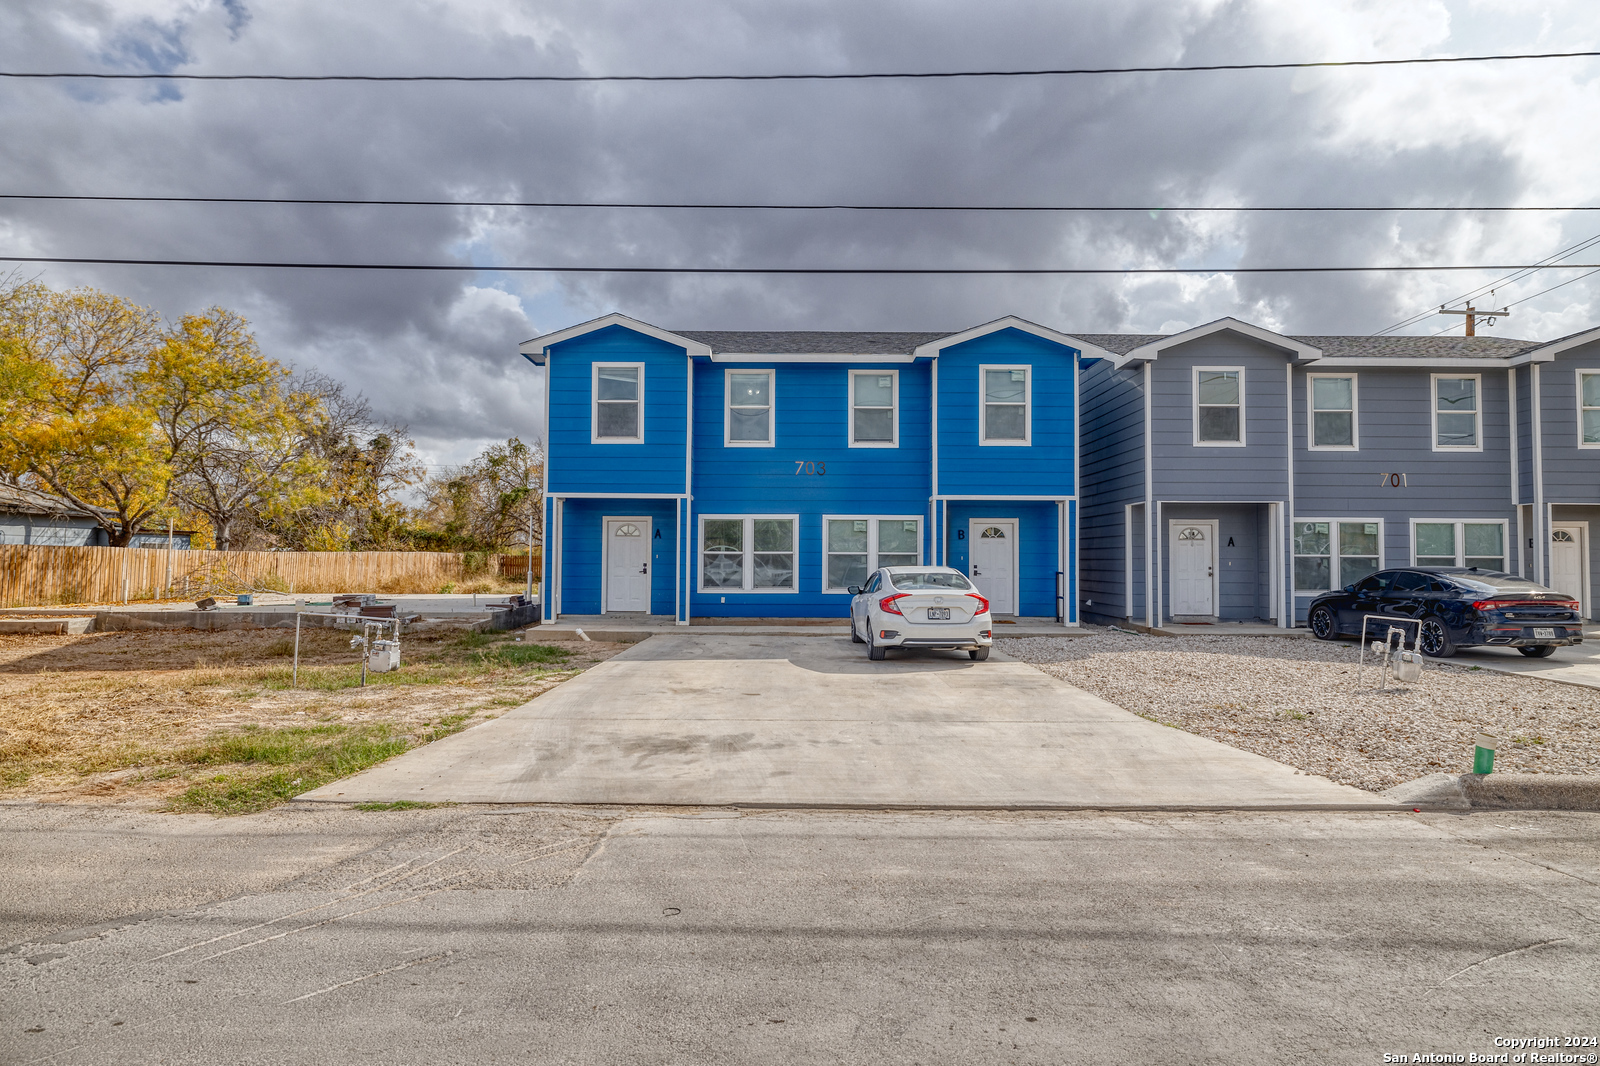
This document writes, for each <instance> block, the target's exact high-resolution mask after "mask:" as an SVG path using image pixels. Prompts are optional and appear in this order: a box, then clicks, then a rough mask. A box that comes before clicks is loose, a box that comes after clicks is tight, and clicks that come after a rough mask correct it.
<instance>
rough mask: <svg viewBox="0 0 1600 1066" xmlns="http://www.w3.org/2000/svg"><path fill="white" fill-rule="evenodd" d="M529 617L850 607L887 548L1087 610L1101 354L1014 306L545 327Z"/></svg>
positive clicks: (1008, 601) (540, 348) (1025, 609)
mask: <svg viewBox="0 0 1600 1066" xmlns="http://www.w3.org/2000/svg"><path fill="white" fill-rule="evenodd" d="M521 352H522V354H523V355H524V356H526V357H527V358H528V359H529V360H530V361H531V362H533V363H534V364H535V365H538V366H542V367H543V368H544V370H545V375H546V376H545V382H546V389H545V402H546V411H545V425H546V427H547V430H546V432H547V443H546V449H547V466H546V496H545V501H544V506H545V529H546V535H545V552H544V572H543V586H542V591H543V595H542V597H541V600H542V605H543V606H542V611H543V620H544V621H545V622H547V623H549V622H554V621H555V620H556V619H557V618H559V617H561V616H563V615H565V616H582V615H622V616H627V615H635V616H637V615H641V614H649V615H660V616H672V617H673V618H674V619H675V620H676V622H677V623H678V624H681V625H687V624H689V622H690V621H691V619H695V618H808V617H809V618H842V617H844V616H846V615H847V614H848V611H849V598H850V597H849V593H848V591H847V589H848V587H849V586H850V585H853V584H858V583H860V582H861V581H862V579H864V578H865V577H866V576H867V575H868V574H869V573H871V572H872V570H874V569H875V568H877V567H879V566H893V565H919V564H942V565H949V566H954V567H957V568H958V569H961V570H963V571H964V572H966V573H968V574H969V575H971V577H972V579H973V581H974V583H975V584H977V585H978V587H979V588H980V589H982V590H983V592H984V594H985V595H986V596H988V597H989V599H990V601H991V603H992V604H993V610H994V612H995V613H996V614H997V615H1000V616H1002V617H1004V616H1013V617H1015V616H1024V617H1030V618H1053V619H1056V620H1057V621H1060V622H1062V623H1063V624H1065V625H1076V624H1077V623H1078V599H1079V596H1078V589H1077V561H1078V560H1077V556H1078V536H1077V524H1078V507H1079V496H1080V489H1079V483H1078V437H1079V411H1078V395H1079V389H1078V380H1079V375H1080V372H1081V368H1082V366H1084V365H1087V364H1088V363H1089V362H1092V361H1094V360H1099V359H1105V358H1107V357H1109V354H1110V353H1108V352H1106V351H1104V350H1102V349H1100V348H1098V347H1096V346H1094V345H1092V344H1088V343H1086V342H1083V341H1080V340H1076V339H1074V338H1072V337H1068V336H1066V335H1064V334H1060V333H1057V332H1055V331H1053V330H1050V329H1047V328H1045V327H1042V326H1038V325H1035V324H1033V323H1030V322H1025V321H1022V320H1020V319H1016V318H1006V319H1001V320H999V321H997V322H992V323H989V324H987V325H983V326H978V327H975V328H973V329H969V330H966V331H963V332H961V333H956V334H942V333H851V332H813V331H786V332H755V333H752V332H728V331H703V330H680V331H677V332H671V331H668V330H665V329H661V328H659V327H656V326H652V325H649V324H647V323H644V322H639V321H635V320H633V319H630V318H627V317H625V316H623V315H618V314H613V315H607V316H605V317H603V318H599V319H596V320H594V321H592V322H587V323H584V324H582V325H579V326H574V327H572V328H570V329H565V330H561V331H559V332H557V333H552V334H549V335H547V336H543V337H536V338H534V339H533V340H530V341H527V342H525V343H524V344H523V345H522V346H521Z"/></svg>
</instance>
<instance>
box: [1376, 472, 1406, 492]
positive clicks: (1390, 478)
mask: <svg viewBox="0 0 1600 1066" xmlns="http://www.w3.org/2000/svg"><path fill="white" fill-rule="evenodd" d="M1378 484H1380V485H1388V486H1389V487H1390V488H1391V489H1403V488H1409V487H1410V486H1408V485H1407V484H1406V476H1405V475H1404V474H1379V475H1378Z"/></svg>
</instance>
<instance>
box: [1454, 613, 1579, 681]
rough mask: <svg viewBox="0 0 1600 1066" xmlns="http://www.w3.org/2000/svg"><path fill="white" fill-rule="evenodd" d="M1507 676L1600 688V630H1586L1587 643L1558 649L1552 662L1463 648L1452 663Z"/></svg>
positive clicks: (1502, 650)
mask: <svg viewBox="0 0 1600 1066" xmlns="http://www.w3.org/2000/svg"><path fill="white" fill-rule="evenodd" d="M1452 661H1454V662H1456V663H1459V664H1460V665H1462V666H1481V667H1483V668H1484V669H1485V670H1499V671H1500V672H1502V673H1507V674H1533V675H1534V676H1536V677H1541V678H1543V679H1544V680H1546V681H1565V682H1566V683H1567V684H1569V685H1583V686H1584V687H1586V688H1600V628H1590V629H1585V630H1584V633H1583V643H1582V644H1580V645H1578V646H1577V647H1575V648H1557V649H1556V653H1555V654H1554V655H1552V656H1550V657H1549V658H1548V659H1530V658H1528V657H1527V656H1526V655H1523V654H1522V653H1521V652H1519V651H1515V650H1513V649H1511V648H1462V649H1461V650H1460V651H1458V652H1457V653H1456V657H1455V659H1454V660H1452Z"/></svg>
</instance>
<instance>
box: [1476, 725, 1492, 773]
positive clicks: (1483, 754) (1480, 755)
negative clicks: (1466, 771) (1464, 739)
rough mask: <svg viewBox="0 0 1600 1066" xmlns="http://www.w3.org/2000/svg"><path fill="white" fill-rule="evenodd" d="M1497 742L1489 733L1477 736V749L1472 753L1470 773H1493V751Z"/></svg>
mask: <svg viewBox="0 0 1600 1066" xmlns="http://www.w3.org/2000/svg"><path fill="white" fill-rule="evenodd" d="M1496 743H1497V741H1496V740H1495V738H1494V736H1493V735H1492V734H1489V733H1479V734H1478V747H1477V750H1476V751H1474V752H1473V753H1472V772H1473V773H1475V774H1491V773H1494V749H1495V745H1496Z"/></svg>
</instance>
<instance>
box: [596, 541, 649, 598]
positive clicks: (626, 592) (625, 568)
mask: <svg viewBox="0 0 1600 1066" xmlns="http://www.w3.org/2000/svg"><path fill="white" fill-rule="evenodd" d="M605 538H606V543H605V579H606V583H605V606H604V607H602V608H601V610H603V611H604V612H605V613H607V614H613V613H617V612H627V611H638V612H644V613H648V612H649V610H650V519H648V518H607V519H606V521H605Z"/></svg>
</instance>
